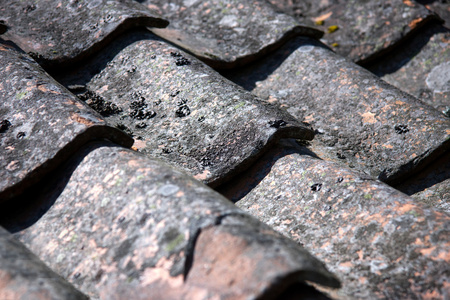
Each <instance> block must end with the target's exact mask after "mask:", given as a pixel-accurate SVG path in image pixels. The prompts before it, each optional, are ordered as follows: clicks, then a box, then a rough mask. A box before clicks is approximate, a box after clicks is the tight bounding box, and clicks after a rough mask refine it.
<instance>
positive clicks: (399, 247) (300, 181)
mask: <svg viewBox="0 0 450 300" xmlns="http://www.w3.org/2000/svg"><path fill="white" fill-rule="evenodd" d="M274 182H277V183H282V184H273V183H274ZM255 185H256V187H254V188H253V189H252V190H250V191H249V187H252V186H255ZM228 188H229V189H225V190H226V191H227V192H228V193H229V196H231V197H233V192H236V191H237V192H238V193H235V195H236V196H238V199H239V198H241V196H239V193H243V195H244V196H243V197H242V198H241V199H240V200H239V201H238V202H237V205H238V206H239V207H241V208H242V209H243V210H245V211H247V212H249V213H251V214H252V215H254V216H256V217H257V218H259V219H260V220H261V221H263V222H265V223H266V224H268V225H270V226H271V227H272V228H274V229H275V230H277V231H279V232H281V233H282V234H284V235H286V236H289V237H290V238H292V239H293V240H295V241H297V242H300V243H302V244H303V245H304V246H305V247H306V248H307V249H308V250H309V251H311V253H313V254H315V255H317V257H319V258H320V259H322V260H323V261H324V262H325V263H326V264H327V266H328V267H329V268H330V269H331V270H332V271H333V272H335V273H336V274H337V275H338V276H339V278H341V279H342V289H341V290H339V291H337V292H332V296H334V297H333V298H336V299H416V298H422V297H423V298H424V299H426V298H428V297H429V298H433V299H438V298H441V297H444V298H445V295H446V292H447V291H448V283H447V282H446V274H447V275H448V264H449V255H448V254H449V249H450V248H449V242H450V241H449V235H448V228H449V226H450V217H449V215H448V214H446V213H443V212H439V211H436V210H433V209H430V208H429V207H428V206H427V205H423V204H421V203H418V201H416V200H415V199H412V198H410V197H408V196H406V195H405V194H403V193H401V192H399V191H397V190H395V189H394V188H392V187H390V186H387V185H386V184H384V183H381V182H379V181H376V180H372V179H370V177H368V176H367V175H364V174H361V173H359V172H355V171H352V170H350V169H348V168H346V167H343V166H342V165H340V164H337V163H333V162H329V161H325V160H321V159H317V158H314V157H313V156H311V152H310V151H309V150H308V149H306V148H304V147H302V148H299V147H298V146H289V145H288V146H286V145H284V146H283V147H282V148H279V149H275V150H271V151H270V152H269V153H268V154H267V155H265V156H264V157H263V158H262V159H260V160H259V161H258V163H257V164H256V165H255V166H253V167H252V168H251V169H250V170H249V171H248V172H246V173H245V174H243V176H241V177H240V178H239V180H236V181H234V182H231V183H230V184H229V185H228ZM233 189H234V191H233ZM245 191H248V193H245ZM238 199H235V200H238Z"/></svg>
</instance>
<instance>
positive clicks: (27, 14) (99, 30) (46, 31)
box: [0, 0, 168, 67]
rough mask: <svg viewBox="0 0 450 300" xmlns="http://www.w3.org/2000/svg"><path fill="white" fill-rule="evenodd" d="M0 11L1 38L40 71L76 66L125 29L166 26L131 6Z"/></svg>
mask: <svg viewBox="0 0 450 300" xmlns="http://www.w3.org/2000/svg"><path fill="white" fill-rule="evenodd" d="M0 7H1V8H0V18H1V19H2V20H5V22H6V25H7V26H8V27H9V28H8V32H7V33H6V34H5V35H4V36H3V38H4V39H10V40H12V41H13V42H14V43H16V44H17V45H19V47H21V48H22V49H23V50H25V51H26V52H28V53H29V54H30V55H31V56H32V57H33V58H34V59H36V60H37V61H38V62H39V63H40V64H42V65H43V66H44V67H61V64H72V63H74V62H77V61H80V60H82V59H83V58H85V57H86V56H88V55H90V54H92V53H93V52H96V51H97V50H98V49H100V48H102V47H104V46H105V45H106V44H107V43H108V42H109V41H111V40H112V39H113V38H115V37H117V36H118V35H119V34H120V33H122V32H124V31H125V30H127V29H129V28H132V27H138V26H149V27H165V26H167V24H168V22H167V21H166V20H163V19H161V18H160V17H159V16H158V15H157V14H156V13H155V12H154V11H151V10H149V9H147V8H146V7H144V6H142V5H140V4H139V3H137V2H135V1H132V0H121V1H118V0H93V1H77V0H71V1H59V0H26V1H8V0H1V1H0ZM18 16H20V17H18Z"/></svg>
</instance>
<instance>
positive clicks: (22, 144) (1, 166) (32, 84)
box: [0, 40, 132, 202]
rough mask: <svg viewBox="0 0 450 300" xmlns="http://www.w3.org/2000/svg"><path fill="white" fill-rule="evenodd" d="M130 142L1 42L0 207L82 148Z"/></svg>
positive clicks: (27, 60)
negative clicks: (100, 141) (88, 144)
mask: <svg viewBox="0 0 450 300" xmlns="http://www.w3.org/2000/svg"><path fill="white" fill-rule="evenodd" d="M104 138H106V139H110V140H112V141H115V142H117V143H120V144H121V145H123V146H131V144H132V139H131V138H130V137H128V136H127V135H126V134H124V133H123V132H122V131H120V130H118V129H116V128H113V127H109V126H107V125H106V123H105V121H103V120H102V119H101V118H100V116H99V115H98V114H97V113H96V112H95V111H93V110H92V109H90V108H89V107H88V106H87V105H85V104H84V103H82V102H81V101H80V100H79V99H78V98H77V97H75V96H74V95H73V94H71V93H69V92H68V91H67V90H66V89H65V88H64V87H63V86H61V85H60V84H59V83H57V82H56V81H55V80H54V79H53V78H51V77H49V76H48V75H47V74H46V73H45V72H44V71H43V70H42V68H40V67H39V65H38V64H37V63H36V62H34V61H33V60H32V59H31V58H30V57H29V56H28V55H26V54H25V53H23V52H21V51H19V50H17V49H15V48H14V47H13V46H11V45H9V44H8V43H5V42H4V41H2V40H0V149H1V151H0V178H1V179H2V180H1V181H0V202H2V201H4V200H7V199H9V198H13V197H16V196H17V195H19V194H20V193H22V192H24V189H26V188H27V187H28V186H30V185H32V184H33V183H36V182H37V181H39V180H41V179H42V176H45V175H46V174H48V173H49V172H50V171H51V170H52V169H54V168H56V167H57V166H58V164H60V163H61V162H62V161H63V160H64V159H66V158H67V157H68V156H69V155H71V154H72V153H74V152H75V151H76V150H77V148H79V147H80V146H81V145H83V144H84V143H86V142H88V141H90V140H95V139H104Z"/></svg>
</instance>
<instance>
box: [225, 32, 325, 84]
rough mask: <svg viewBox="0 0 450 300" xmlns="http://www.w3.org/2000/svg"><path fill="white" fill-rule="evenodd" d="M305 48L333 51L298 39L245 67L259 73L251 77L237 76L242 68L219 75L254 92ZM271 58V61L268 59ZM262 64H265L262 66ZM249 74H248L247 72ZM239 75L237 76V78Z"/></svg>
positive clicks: (308, 40)
mask: <svg viewBox="0 0 450 300" xmlns="http://www.w3.org/2000/svg"><path fill="white" fill-rule="evenodd" d="M304 46H316V47H321V48H324V49H328V50H330V51H333V50H332V49H330V48H329V47H328V46H326V45H325V44H322V43H321V42H319V41H316V40H314V39H311V38H303V37H296V38H293V39H291V40H290V41H289V42H287V43H286V44H285V45H284V46H283V47H282V48H281V49H278V50H277V51H274V52H271V53H270V54H268V55H265V56H264V57H262V58H261V59H259V60H257V61H255V62H253V63H250V64H248V65H246V66H244V67H245V69H246V70H247V69H248V70H251V69H255V70H256V69H257V70H258V71H257V72H253V73H252V74H251V75H249V76H245V77H243V76H241V75H237V74H238V73H240V71H241V68H234V69H230V70H218V71H219V73H220V74H221V75H222V76H224V77H226V78H227V79H229V80H231V81H233V82H234V83H236V84H238V85H240V86H241V87H243V88H244V89H246V90H248V91H252V90H253V89H254V88H255V87H256V84H257V82H258V81H263V80H265V79H267V77H269V75H271V74H272V73H273V72H274V71H275V70H277V69H278V67H279V66H280V65H281V64H282V63H283V62H284V61H285V60H286V59H287V58H288V57H289V56H290V55H291V54H292V53H293V52H294V51H296V50H297V49H298V48H300V47H304ZM268 57H270V60H268V59H266V58H268ZM261 62H265V63H264V65H263V66H262V64H261ZM247 73H248V72H247ZM236 75H237V76H236Z"/></svg>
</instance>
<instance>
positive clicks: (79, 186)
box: [8, 144, 339, 299]
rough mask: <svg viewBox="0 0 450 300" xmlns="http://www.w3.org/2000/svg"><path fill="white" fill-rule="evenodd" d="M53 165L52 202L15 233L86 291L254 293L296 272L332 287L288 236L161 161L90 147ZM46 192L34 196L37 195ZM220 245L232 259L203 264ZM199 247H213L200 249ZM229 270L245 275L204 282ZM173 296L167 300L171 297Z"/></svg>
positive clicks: (13, 224) (17, 222)
mask: <svg viewBox="0 0 450 300" xmlns="http://www.w3.org/2000/svg"><path fill="white" fill-rule="evenodd" d="M62 170H63V171H62V173H61V174H59V175H58V176H54V177H53V178H54V182H49V185H50V186H58V185H59V184H58V181H65V182H67V183H66V184H65V186H64V188H63V190H62V191H61V194H60V195H59V197H58V198H57V200H56V202H55V203H54V204H53V205H52V206H51V207H50V208H49V210H48V211H47V212H46V213H45V214H44V215H43V216H42V218H40V219H39V220H38V221H37V222H36V223H35V224H33V225H32V226H31V227H29V228H27V229H25V230H22V231H20V232H19V233H18V234H17V237H18V238H19V239H20V240H21V241H22V242H23V243H24V244H26V245H27V246H28V247H29V248H30V249H32V250H33V252H34V253H36V254H37V255H39V257H41V258H42V259H43V260H44V261H46V262H47V263H48V264H49V265H50V266H51V267H52V268H53V269H54V270H56V271H57V272H58V273H59V274H61V275H62V276H63V277H65V278H68V280H70V281H71V282H72V283H73V284H74V285H75V286H76V287H78V288H80V289H81V290H83V291H84V292H86V293H87V294H88V295H89V296H91V297H98V296H100V297H101V298H103V299H110V298H109V297H110V296H111V297H112V295H115V297H118V299H119V298H122V297H124V296H126V295H129V294H130V293H132V292H133V291H137V292H140V291H145V292H151V291H153V292H152V293H156V294H155V295H158V293H159V292H158V290H157V287H158V286H164V285H166V284H167V285H170V286H172V287H173V288H174V289H175V291H172V292H173V293H178V292H180V293H181V294H183V293H187V295H190V294H189V293H191V292H199V291H201V292H203V293H205V292H207V293H213V292H214V293H217V295H219V296H221V295H227V294H228V293H229V294H231V296H233V295H246V297H252V298H256V297H257V296H260V295H264V293H266V290H268V291H270V290H271V289H272V288H273V289H277V288H279V287H280V286H279V285H283V284H284V283H286V282H289V281H291V282H292V281H296V280H298V279H299V278H298V276H299V275H301V276H302V278H301V279H303V280H310V281H313V282H318V283H320V284H323V285H325V286H338V285H339V281H338V280H337V279H336V278H335V277H334V276H333V275H332V274H331V273H329V272H328V271H327V270H326V269H325V267H324V266H323V265H322V263H320V262H319V261H317V260H316V259H315V258H313V257H312V256H311V255H310V254H309V253H308V252H306V251H305V250H303V249H302V248H301V247H299V246H298V245H297V244H296V243H294V242H292V241H290V240H288V239H285V238H283V237H282V236H281V235H279V234H276V233H275V232H274V231H272V230H271V229H270V228H269V227H267V226H266V225H263V224H262V223H260V222H258V221H256V220H254V219H253V218H252V217H250V216H247V215H245V214H244V213H243V212H242V211H241V210H240V209H238V208H237V207H236V206H234V205H233V204H232V203H231V202H229V201H227V200H226V199H225V198H223V197H222V196H220V195H219V194H217V193H216V192H214V191H212V190H211V189H209V188H208V187H206V186H204V185H203V184H201V183H200V182H198V181H196V180H194V179H192V178H190V177H189V176H187V175H186V174H184V173H183V172H180V171H178V170H174V169H172V168H170V167H169V166H168V165H166V164H165V163H162V162H161V161H158V160H154V159H153V160H152V159H148V158H146V157H144V156H142V155H139V154H137V153H136V152H133V151H131V150H126V149H123V148H121V147H118V146H113V145H107V144H93V145H91V146H89V147H86V148H85V149H84V150H83V151H82V152H79V154H78V155H77V156H75V157H74V158H73V159H72V160H71V161H70V162H69V163H68V165H66V166H65V167H64V168H63V169H62ZM64 170H65V171H64ZM49 198H51V197H48V196H46V195H43V199H42V201H44V202H45V201H48V200H47V199H49ZM19 214H20V213H19ZM26 221H27V215H26V214H24V213H22V216H19V215H17V216H15V217H13V218H11V219H10V221H9V222H8V228H9V230H14V231H16V230H17V229H20V226H22V225H21V224H24V223H26ZM204 232H206V233H204ZM203 235H205V237H203ZM203 243H207V245H204V244H203ZM229 243H231V244H234V245H235V246H236V247H238V249H239V251H238V250H235V252H234V253H233V254H231V253H229V254H230V255H232V257H233V259H237V260H238V261H240V262H241V263H242V265H241V264H239V263H237V264H235V265H234V266H230V265H229V268H230V269H228V270H225V269H224V266H225V265H226V264H225V265H224V263H225V262H227V261H229V260H227V258H225V260H224V261H223V262H217V263H215V264H213V263H211V261H215V260H217V259H218V258H219V257H220V255H219V254H222V253H224V251H226V250H227V249H230V245H229ZM205 247H207V248H205ZM209 247H212V248H213V249H215V251H217V252H212V253H210V252H208V248H209ZM197 249H200V250H198V251H200V253H202V254H204V255H202V254H200V255H202V256H203V257H202V259H199V261H201V262H203V264H202V266H199V267H196V264H197V260H195V259H194V260H192V258H193V257H192V256H193V255H194V254H195V253H196V252H197ZM207 260H210V264H211V265H210V267H211V269H212V270H210V277H208V278H210V279H209V280H208V281H209V284H210V286H209V287H208V285H205V283H204V282H202V281H201V280H200V277H199V276H196V275H195V274H196V273H195V272H200V276H202V275H204V270H203V269H202V268H203V267H204V264H206V263H208V262H207ZM235 263H236V262H235ZM274 265H276V266H277V267H276V268H273V266H274ZM216 267H217V268H219V271H216V270H215V268H216ZM191 270H192V272H194V274H193V275H191ZM260 270H266V271H264V272H260ZM238 272H246V273H245V274H246V275H247V276H245V280H237V281H236V283H235V284H232V285H231V287H229V289H226V288H225V286H228V285H229V284H230V283H229V282H228V281H226V282H222V281H220V280H215V279H214V278H215V277H216V276H218V277H219V278H220V275H223V276H225V277H227V276H228V278H230V280H233V278H236V276H237V274H238ZM219 278H218V279H219ZM279 281H280V282H279ZM183 282H185V283H184V284H183ZM150 295H151V294H150ZM175 295H176V296H175V297H173V298H174V299H175V298H178V296H180V295H179V294H175ZM169 296H170V294H169ZM211 296H212V295H211Z"/></svg>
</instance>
